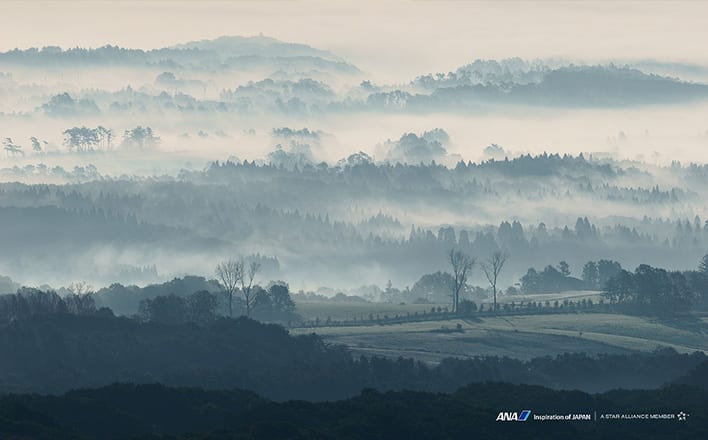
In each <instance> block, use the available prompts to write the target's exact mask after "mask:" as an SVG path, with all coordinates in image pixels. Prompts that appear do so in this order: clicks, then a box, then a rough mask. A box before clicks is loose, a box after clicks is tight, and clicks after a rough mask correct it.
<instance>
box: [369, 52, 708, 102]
mask: <svg viewBox="0 0 708 440" xmlns="http://www.w3.org/2000/svg"><path fill="white" fill-rule="evenodd" d="M412 86H413V89H412V90H407V89H406V88H402V89H399V90H394V91H386V92H378V93H374V94H372V95H370V96H369V98H368V101H369V103H370V104H373V105H375V106H379V107H381V106H383V107H386V108H395V107H399V108H406V109H411V110H417V111H430V110H431V109H438V110H444V109H447V110H455V109H457V110H465V109H467V110H473V109H477V108H478V106H479V105H480V104H525V105H540V106H567V107H576V106H577V107H584V106H589V107H615V106H632V105H647V104H660V103H671V102H683V101H693V100H698V99H705V98H706V97H708V85H705V84H699V83H693V82H687V81H682V80H680V79H677V78H671V77H667V76H660V75H656V74H648V73H645V72H643V71H641V70H638V69H635V68H630V67H628V66H616V65H614V64H610V65H594V66H592V65H567V66H561V67H551V66H549V65H546V64H542V63H541V62H535V63H528V62H525V61H523V60H519V59H512V60H505V61H502V62H496V61H484V62H483V61H475V62H474V63H472V64H469V65H466V66H463V67H461V68H459V69H458V70H457V71H455V72H449V73H447V74H437V75H435V76H434V75H426V76H422V77H418V78H416V80H414V81H413V82H412Z"/></svg>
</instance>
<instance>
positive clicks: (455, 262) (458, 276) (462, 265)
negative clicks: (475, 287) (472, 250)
mask: <svg viewBox="0 0 708 440" xmlns="http://www.w3.org/2000/svg"><path fill="white" fill-rule="evenodd" d="M448 262H449V263H450V266H452V278H453V286H452V311H453V313H457V311H458V306H459V304H460V292H461V291H462V289H463V288H464V287H465V285H467V277H468V275H469V273H470V272H471V271H472V268H473V267H474V264H475V259H474V258H470V257H469V256H468V255H466V254H464V253H462V252H461V251H456V250H455V249H450V253H449V254H448Z"/></svg>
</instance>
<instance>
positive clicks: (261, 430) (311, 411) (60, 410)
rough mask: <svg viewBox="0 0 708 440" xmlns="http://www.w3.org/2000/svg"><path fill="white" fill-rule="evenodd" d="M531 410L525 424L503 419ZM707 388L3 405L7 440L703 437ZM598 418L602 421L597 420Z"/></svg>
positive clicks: (29, 399) (139, 390) (160, 394)
mask: <svg viewBox="0 0 708 440" xmlns="http://www.w3.org/2000/svg"><path fill="white" fill-rule="evenodd" d="M523 409H529V410H530V411H531V416H530V417H529V419H528V420H527V421H526V422H519V421H511V422H503V421H497V418H498V414H499V412H521V411H522V410H523ZM680 412H682V413H685V414H687V416H686V420H680V419H679V418H673V419H671V420H606V419H605V420H599V419H598V420H589V421H567V422H566V421H539V420H535V419H534V417H533V416H534V415H535V414H538V415H540V414H549V413H559V414H569V413H581V414H586V413H587V414H592V415H593V416H594V414H595V413H597V414H615V413H622V414H643V413H647V414H671V415H674V414H678V413H680ZM707 414H708V391H706V390H703V389H700V388H696V387H688V386H683V385H673V386H670V387H666V388H662V389H658V390H651V391H636V390H635V391H611V392H607V393H604V394H595V395H590V394H586V393H583V392H580V391H556V390H550V389H547V388H543V387H540V386H529V385H511V384H505V383H484V384H475V385H469V386H466V387H464V388H461V389H459V390H457V391H456V392H453V393H451V394H433V393H426V392H412V391H391V392H386V393H381V392H377V391H373V390H364V391H363V392H361V394H359V395H358V396H357V397H354V398H351V399H347V400H340V401H335V402H319V403H308V402H302V401H287V402H280V403H277V402H273V401H270V400H267V399H264V398H261V397H259V396H258V395H256V394H254V393H251V392H248V391H241V390H230V391H205V390H202V389H195V388H169V387H165V386H162V385H133V384H115V385H111V386H108V387H104V388H98V389H85V390H79V391H71V392H69V393H66V394H64V395H63V396H60V397H55V396H38V395H7V396H5V397H2V398H0V438H3V439H20V438H22V439H27V438H31V439H55V440H61V439H74V438H83V439H111V438H134V439H135V438H137V439H148V438H150V439H206V438H209V439H244V440H245V439H343V438H345V439H366V440H375V439H382V440H383V439H386V440H389V439H397V438H405V439H436V440H437V439H470V438H476V439H487V438H490V439H491V438H494V439H512V438H513V439H518V438H524V439H590V438H623V439H643V440H644V439H649V438H652V439H653V438H685V439H698V438H708V416H707ZM598 417H599V416H598Z"/></svg>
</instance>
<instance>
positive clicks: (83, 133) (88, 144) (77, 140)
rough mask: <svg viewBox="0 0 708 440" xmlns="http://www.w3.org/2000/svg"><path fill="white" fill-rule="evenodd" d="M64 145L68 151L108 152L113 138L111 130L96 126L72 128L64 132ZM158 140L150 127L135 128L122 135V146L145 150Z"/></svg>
mask: <svg viewBox="0 0 708 440" xmlns="http://www.w3.org/2000/svg"><path fill="white" fill-rule="evenodd" d="M63 135H64V145H65V146H66V147H67V148H68V149H69V151H74V150H76V151H93V150H100V149H105V150H110V149H111V148H112V142H113V138H114V134H113V130H112V129H110V128H105V127H102V126H100V125H99V126H98V127H96V128H88V127H73V128H69V129H67V130H64V132H63ZM159 142H160V138H159V137H157V136H156V135H155V133H154V132H153V131H152V128H150V127H142V126H137V127H135V128H133V129H130V130H125V132H124V133H123V142H122V144H121V145H122V146H124V147H133V148H147V147H154V146H156V145H158V144H159Z"/></svg>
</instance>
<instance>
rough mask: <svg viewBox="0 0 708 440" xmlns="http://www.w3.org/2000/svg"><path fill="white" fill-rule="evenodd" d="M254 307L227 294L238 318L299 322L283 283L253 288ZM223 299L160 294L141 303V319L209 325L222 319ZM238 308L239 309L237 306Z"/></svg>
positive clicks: (207, 294)
mask: <svg viewBox="0 0 708 440" xmlns="http://www.w3.org/2000/svg"><path fill="white" fill-rule="evenodd" d="M251 292H252V295H251V297H252V301H251V307H250V308H249V309H248V311H246V309H245V304H246V303H247V302H246V301H245V300H244V299H241V298H240V297H234V296H233V295H229V294H228V292H226V291H224V293H226V297H227V298H228V299H229V313H230V315H231V314H233V311H234V310H236V311H237V312H242V313H237V314H238V315H245V314H246V313H247V314H248V315H249V316H253V317H256V318H259V319H262V320H264V321H275V322H292V321H296V320H299V317H298V316H297V315H296V314H295V303H294V302H293V300H292V298H291V297H290V291H289V288H288V285H287V284H285V283H282V282H277V283H271V284H270V285H269V286H268V288H267V289H264V288H262V287H260V286H257V285H255V286H253V287H252V288H251ZM219 306H220V300H219V297H218V296H217V295H216V294H213V293H211V292H209V291H207V290H200V291H197V292H194V293H192V294H191V295H188V296H180V295H175V294H170V295H159V296H156V297H154V298H146V299H144V300H142V301H141V302H140V307H139V317H140V319H141V320H143V321H150V322H159V323H163V324H180V323H185V322H194V323H196V324H200V325H206V324H208V323H209V322H212V321H214V320H216V319H217V318H219V317H220V314H219ZM234 306H235V307H234Z"/></svg>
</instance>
